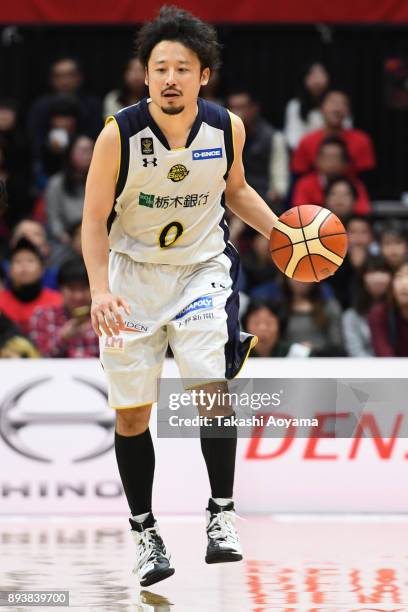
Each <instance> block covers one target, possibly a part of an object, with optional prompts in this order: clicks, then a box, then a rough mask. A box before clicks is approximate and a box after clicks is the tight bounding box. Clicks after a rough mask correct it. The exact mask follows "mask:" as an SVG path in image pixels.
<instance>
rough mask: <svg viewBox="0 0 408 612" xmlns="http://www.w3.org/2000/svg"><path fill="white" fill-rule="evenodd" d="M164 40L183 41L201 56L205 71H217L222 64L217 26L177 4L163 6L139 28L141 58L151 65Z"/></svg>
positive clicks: (139, 53) (137, 46)
mask: <svg viewBox="0 0 408 612" xmlns="http://www.w3.org/2000/svg"><path fill="white" fill-rule="evenodd" d="M162 40H174V41H177V42H180V43H182V44H183V45H184V46H186V47H188V48H189V49H191V50H192V51H194V53H195V54H196V55H197V57H198V59H199V60H200V64H201V70H204V68H210V69H211V70H215V69H217V68H218V67H219V64H220V44H219V42H218V38H217V33H216V30H215V28H213V26H211V25H209V24H208V23H205V22H204V21H201V19H199V18H198V17H195V16H194V15H192V14H191V13H189V12H188V11H184V10H183V9H180V8H178V7H177V6H163V7H162V8H161V9H160V12H159V15H158V17H156V19H154V20H153V21H149V22H148V23H146V24H145V25H144V26H142V28H141V29H140V30H139V32H138V34H137V37H136V49H137V54H138V57H139V58H140V61H141V62H142V64H143V65H144V66H147V63H148V61H149V57H150V54H151V52H152V50H153V49H154V47H155V46H156V45H157V44H158V43H159V42H161V41H162Z"/></svg>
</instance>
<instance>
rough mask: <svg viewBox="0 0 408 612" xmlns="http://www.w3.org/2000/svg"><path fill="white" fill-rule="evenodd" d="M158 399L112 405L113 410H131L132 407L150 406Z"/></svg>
mask: <svg viewBox="0 0 408 612" xmlns="http://www.w3.org/2000/svg"><path fill="white" fill-rule="evenodd" d="M155 401H156V400H152V401H151V402H142V403H141V404H132V405H131V406H111V408H112V410H129V409H130V408H141V407H142V406H149V405H150V404H154V403H155Z"/></svg>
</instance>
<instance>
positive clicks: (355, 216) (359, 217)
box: [346, 214, 373, 231]
mask: <svg viewBox="0 0 408 612" xmlns="http://www.w3.org/2000/svg"><path fill="white" fill-rule="evenodd" d="M352 221H364V223H366V225H368V226H369V227H370V230H371V231H373V223H372V221H371V219H369V218H368V217H366V216H364V215H358V214H352V215H350V217H349V218H348V219H347V222H346V230H348V227H349V225H350V223H351V222H352Z"/></svg>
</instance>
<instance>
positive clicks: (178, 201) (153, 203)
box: [139, 191, 210, 210]
mask: <svg viewBox="0 0 408 612" xmlns="http://www.w3.org/2000/svg"><path fill="white" fill-rule="evenodd" d="M209 195H210V192H209V191H207V193H186V195H176V196H170V195H164V196H161V195H160V196H156V195H153V194H150V193H143V192H141V193H140V194H139V206H146V207H147V208H161V209H162V210H166V209H167V208H195V207H196V206H206V205H207V203H208V198H209Z"/></svg>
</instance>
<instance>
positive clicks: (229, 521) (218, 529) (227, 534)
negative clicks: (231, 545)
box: [207, 510, 241, 542]
mask: <svg viewBox="0 0 408 612" xmlns="http://www.w3.org/2000/svg"><path fill="white" fill-rule="evenodd" d="M236 516H237V515H236V514H235V512H232V511H231V510H224V511H223V512H217V514H215V515H214V517H213V518H212V519H211V520H210V523H209V525H208V527H207V533H208V537H210V538H212V539H213V540H226V541H229V540H230V539H232V540H233V541H234V542H235V541H236V540H237V539H238V536H237V533H236V531H235V522H234V521H235V518H236ZM238 518H241V517H238Z"/></svg>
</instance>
